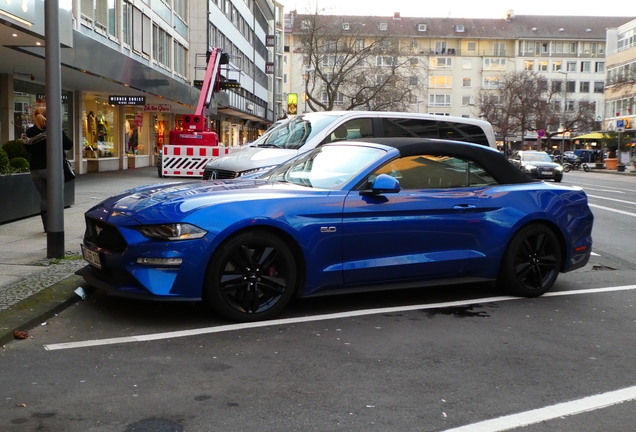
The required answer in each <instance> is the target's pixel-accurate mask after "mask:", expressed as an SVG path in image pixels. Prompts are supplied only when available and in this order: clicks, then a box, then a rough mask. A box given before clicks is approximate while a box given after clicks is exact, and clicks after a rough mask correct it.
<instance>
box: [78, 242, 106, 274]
mask: <svg viewBox="0 0 636 432" xmlns="http://www.w3.org/2000/svg"><path fill="white" fill-rule="evenodd" d="M81 246H82V256H83V257H84V259H85V260H86V261H88V263H89V264H90V265H93V266H95V267H97V268H99V269H100V268H102V263H101V261H100V260H99V254H98V253H97V252H94V251H92V250H90V249H87V248H86V246H84V245H81Z"/></svg>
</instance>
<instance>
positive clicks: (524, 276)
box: [498, 224, 562, 297]
mask: <svg viewBox="0 0 636 432" xmlns="http://www.w3.org/2000/svg"><path fill="white" fill-rule="evenodd" d="M561 260H562V258H561V247H560V245H559V240H558V239H557V236H556V235H555V234H554V232H553V231H552V230H551V229H550V228H548V227H547V226H545V225H542V224H532V225H528V226H526V227H524V228H522V229H521V230H519V232H517V233H516V234H515V235H514V237H513V238H512V240H511V241H510V243H509V244H508V248H507V249H506V253H505V255H504V258H503V261H502V264H501V269H500V273H499V281H498V283H499V286H500V288H502V289H504V290H505V291H507V292H509V293H510V294H512V295H516V296H520V297H537V296H540V295H542V294H544V293H545V292H547V291H548V290H549V289H550V288H552V285H554V282H556V280H557V276H558V275H559V270H560V268H561Z"/></svg>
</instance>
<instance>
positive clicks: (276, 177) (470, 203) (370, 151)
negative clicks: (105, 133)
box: [79, 138, 594, 321]
mask: <svg viewBox="0 0 636 432" xmlns="http://www.w3.org/2000/svg"><path fill="white" fill-rule="evenodd" d="M368 141H373V142H368ZM593 221H594V218H593V215H592V213H591V211H590V209H589V207H588V203H587V196H586V194H585V192H584V191H583V190H582V189H581V188H578V187H571V186H561V185H554V184H548V183H544V182H537V181H535V180H533V179H532V178H530V177H529V176H527V175H526V174H524V173H523V172H521V171H519V170H518V169H516V168H515V167H513V166H512V165H511V164H509V163H508V162H507V160H506V158H505V157H504V156H503V155H502V154H500V153H499V152H497V150H495V149H492V148H490V147H487V146H483V145H478V144H469V143H465V142H456V141H447V140H433V139H425V138H376V139H369V140H364V141H342V142H339V143H333V144H325V145H322V146H318V147H316V148H315V149H313V150H311V151H309V152H306V153H303V154H302V155H300V156H298V157H296V158H294V159H292V160H290V161H288V162H286V163H285V164H283V165H281V166H279V167H277V168H275V169H274V170H272V171H270V172H268V173H267V174H265V175H264V176H262V177H260V178H256V179H243V178H239V179H235V180H208V181H205V180H202V181H194V182H192V181H191V182H181V183H169V184H160V185H150V186H143V187H139V188H135V189H131V190H129V191H127V192H123V193H121V194H119V195H117V196H113V197H110V198H108V199H106V200H105V201H103V202H101V203H100V204H98V205H96V206H95V207H93V208H92V209H90V210H88V211H87V212H86V234H85V237H84V241H83V245H82V251H83V254H84V258H85V259H86V260H87V261H88V263H89V265H88V266H86V267H85V268H84V269H82V270H80V272H79V273H80V274H81V275H82V276H83V277H84V279H85V280H86V281H87V282H88V283H89V284H91V285H93V286H94V287H97V288H100V289H103V290H106V291H108V292H109V294H111V295H117V296H122V297H136V298H145V299H155V300H187V301H199V300H203V301H204V302H205V303H207V304H208V305H209V306H210V307H211V308H212V309H213V310H214V311H216V312H217V313H219V314H220V315H222V316H224V317H226V318H228V319H231V320H235V321H256V320H262V319H268V318H272V317H274V316H275V315H276V314H278V313H279V312H281V311H282V309H283V308H284V307H285V305H286V304H287V303H288V302H289V301H290V299H292V298H293V297H294V296H300V297H309V296H318V295H324V294H337V293H345V292H354V291H368V290H374V289H388V290H393V289H398V288H422V289H423V288H424V287H426V286H431V285H440V284H449V283H462V282H463V283H475V282H481V281H497V282H498V283H499V286H500V288H501V289H502V290H504V291H506V292H508V293H510V294H513V295H518V296H527V297H534V296H539V295H541V294H543V293H545V292H546V291H548V290H549V289H550V288H551V287H552V285H553V284H554V282H555V281H556V279H557V276H558V274H559V272H568V271H571V270H574V269H577V268H580V267H582V266H584V265H585V264H586V263H587V262H588V259H589V257H590V253H591V251H592V237H591V235H592V225H593Z"/></svg>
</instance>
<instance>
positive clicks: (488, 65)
mask: <svg viewBox="0 0 636 432" xmlns="http://www.w3.org/2000/svg"><path fill="white" fill-rule="evenodd" d="M484 70H506V59H504V58H485V59H484Z"/></svg>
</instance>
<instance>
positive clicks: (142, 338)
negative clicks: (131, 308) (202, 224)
mask: <svg viewBox="0 0 636 432" xmlns="http://www.w3.org/2000/svg"><path fill="white" fill-rule="evenodd" d="M632 289H636V285H625V286H619V287H607V288H592V289H583V290H575V291H555V292H548V293H546V294H544V295H543V297H557V296H570V295H577V294H595V293H600V292H611V291H626V290H632ZM519 299H520V298H519V297H509V296H500V297H486V298H481V299H474V300H465V301H454V302H445V303H433V304H420V305H411V306H398V307H390V308H377V309H364V310H359V311H349V312H340V313H333V314H322V315H314V316H308V317H298V318H286V319H278V320H271V321H259V322H254V323H243V324H230V325H224V326H215V327H205V328H199V329H192V330H179V331H173V332H165V333H151V334H147V335H137V336H126V337H119V338H109V339H93V340H87V341H78V342H65V343H58V344H50V345H44V349H46V350H48V351H54V350H64V349H74V348H86V347H94V346H104V345H113V344H121V343H130V342H147V341H153V340H162V339H175V338H179V337H187V336H196V335H202V334H209V333H222V332H228V331H236V330H244V329H250V328H259V327H273V326H277V325H288V324H297V323H303V322H313V321H326V320H333V319H340V318H351V317H359V316H366V315H377V314H385V313H396V312H407V311H412V310H423V309H435V308H445V307H452V306H465V305H471V304H477V303H492V302H500V301H507V300H519Z"/></svg>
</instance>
